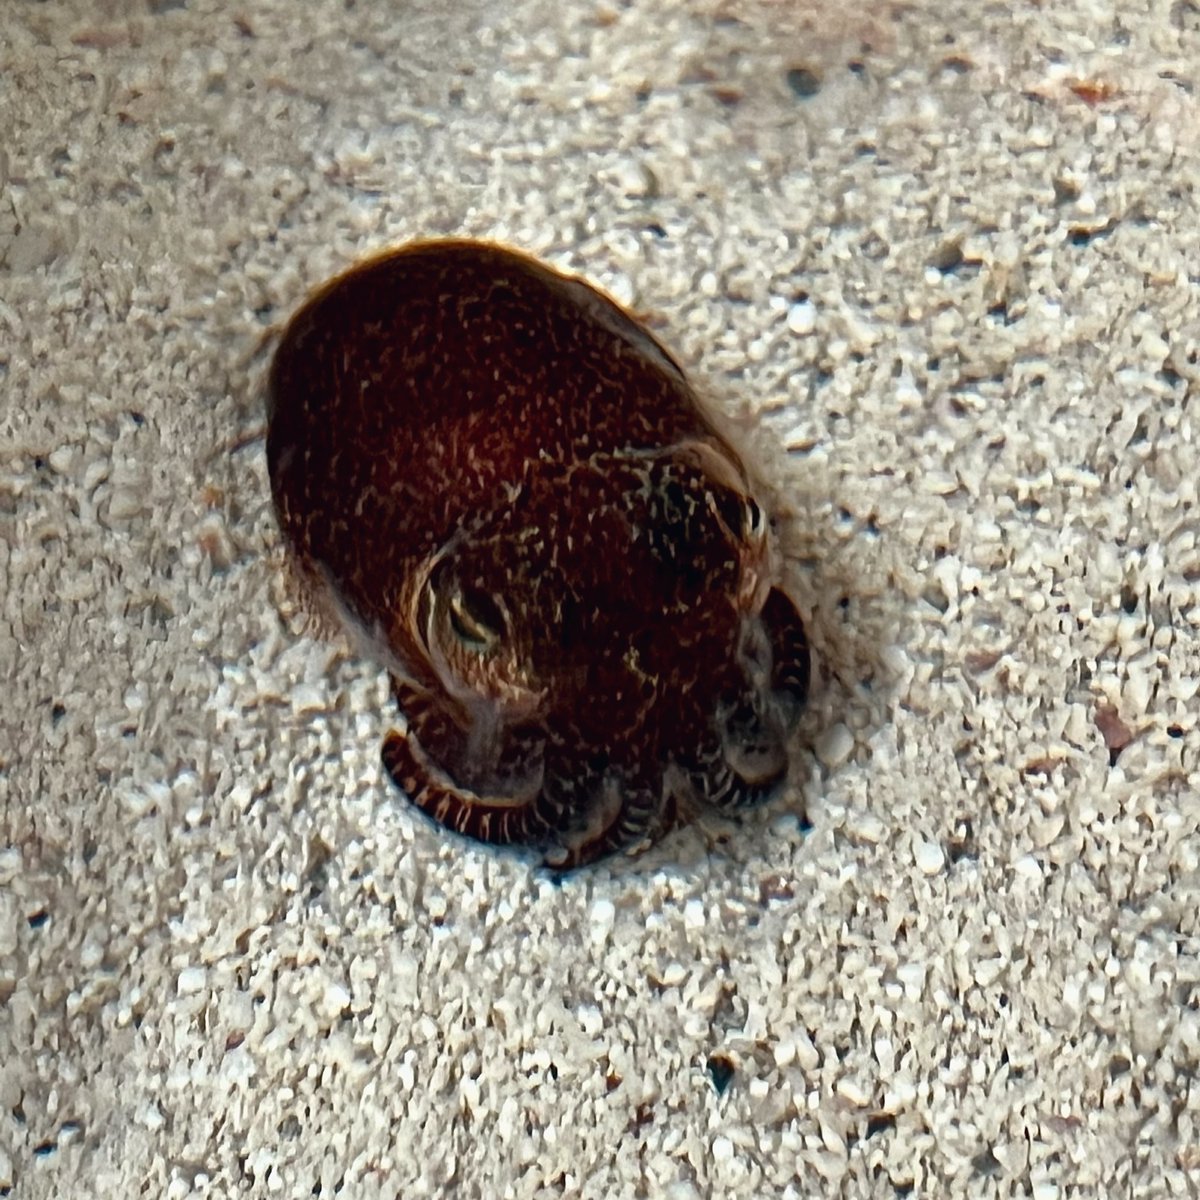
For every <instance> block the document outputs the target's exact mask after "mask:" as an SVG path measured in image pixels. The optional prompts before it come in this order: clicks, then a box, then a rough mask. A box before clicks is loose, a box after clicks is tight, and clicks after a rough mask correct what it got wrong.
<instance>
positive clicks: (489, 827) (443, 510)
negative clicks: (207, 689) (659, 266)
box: [267, 240, 809, 868]
mask: <svg viewBox="0 0 1200 1200" xmlns="http://www.w3.org/2000/svg"><path fill="white" fill-rule="evenodd" d="M267 463H268V470H269V473H270V480H271V491H272V497H273V500H274V504H275V509H276V513H277V516H278V520H279V524H280V527H281V529H282V531H283V535H284V539H285V541H286V543H287V545H288V547H289V549H290V552H291V556H292V559H293V562H294V564H295V566H296V568H297V569H298V572H299V574H300V576H301V577H302V578H303V579H304V580H305V581H306V583H307V584H308V585H310V587H311V588H312V589H313V590H314V592H315V593H316V594H317V595H319V596H320V597H322V602H323V603H324V602H328V603H329V604H330V605H331V606H333V607H334V608H336V610H337V611H338V612H340V613H342V614H344V615H345V616H346V617H347V619H348V620H349V621H350V622H351V623H352V624H353V625H354V626H356V627H357V628H358V630H359V631H360V632H362V633H364V634H365V635H366V638H367V640H368V643H369V644H370V645H371V646H372V647H373V648H374V649H375V650H376V651H377V652H378V654H379V656H380V657H381V660H382V661H383V662H384V663H385V664H386V666H387V668H388V669H389V671H390V673H391V678H392V685H393V691H394V693H395V697H396V700H397V702H398V704H399V706H400V709H401V710H402V712H403V716H404V722H403V725H404V727H403V728H401V729H397V730H395V731H393V732H392V733H390V734H389V735H388V737H387V738H386V740H385V744H384V747H383V760H384V763H385V765H386V767H387V770H388V772H389V774H390V775H391V777H392V779H393V780H394V781H395V783H396V784H397V785H398V786H399V787H400V788H401V790H402V791H404V792H405V793H406V794H407V796H408V797H409V798H410V799H411V800H412V802H413V803H414V804H416V805H417V806H419V807H420V808H421V809H422V810H423V811H424V812H426V813H427V814H429V816H431V817H432V818H433V819H434V820H435V821H437V822H438V823H440V824H441V825H443V826H445V827H446V828H448V829H451V830H455V831H457V832H458V833H461V834H465V835H466V836H468V837H471V838H475V839H477V840H479V841H482V842H490V843H494V844H511V845H520V846H530V847H534V848H536V849H537V851H538V852H539V853H540V854H541V856H542V858H543V860H544V861H545V862H546V863H547V864H548V865H551V866H554V867H556V868H569V867H575V866H579V865H581V864H584V863H589V862H593V861H595V860H597V859H600V858H603V857H605V856H606V855H609V854H612V853H614V852H616V851H619V850H622V849H633V848H635V847H640V846H644V845H645V844H647V843H648V842H650V841H652V840H653V839H655V838H656V837H658V836H660V835H661V834H662V833H664V832H666V831H667V830H669V829H671V828H673V827H674V826H676V825H678V824H681V823H682V822H684V821H685V820H686V819H687V818H688V817H689V816H691V815H693V814H694V813H695V812H696V811H698V810H699V809H701V808H703V807H704V806H706V805H707V806H713V807H717V808H721V809H736V808H740V807H744V806H746V805H750V804H755V803H757V802H759V801H761V800H763V799H765V798H766V797H767V796H769V795H770V794H771V792H772V791H773V790H774V789H775V788H776V787H777V786H778V784H779V782H780V780H782V779H783V778H784V776H785V774H786V771H787V767H788V760H789V754H790V747H791V743H792V739H791V732H792V729H793V727H794V724H795V719H796V716H797V714H798V712H799V710H800V709H801V707H802V706H803V703H804V699H805V696H806V694H807V690H808V681H809V651H808V645H807V641H806V638H805V634H804V626H803V623H802V621H801V619H800V616H799V614H798V613H797V611H796V606H795V604H794V603H793V602H792V600H791V599H790V598H789V597H788V596H787V595H786V594H785V592H784V591H783V590H782V588H781V587H780V586H779V572H778V560H777V551H776V548H775V545H774V538H773V534H772V530H771V526H770V522H769V520H768V519H767V516H766V515H765V514H764V511H763V509H762V507H761V505H760V502H759V500H758V499H757V498H756V496H755V495H754V489H753V487H752V485H751V482H750V479H749V477H748V475H747V472H746V470H745V468H744V466H743V464H742V462H741V459H740V458H739V456H738V454H737V453H736V452H735V451H734V450H733V448H732V447H731V446H730V445H729V443H728V442H727V441H726V440H725V438H723V437H722V436H721V435H720V434H719V433H718V432H717V430H716V428H715V427H714V425H713V424H712V422H710V420H709V419H708V418H707V417H706V416H705V415H704V413H703V412H702V411H701V408H700V406H699V404H698V402H697V399H696V397H695V395H694V393H693V392H692V390H691V388H690V387H689V386H688V382H687V380H686V378H685V377H684V374H683V371H682V370H681V369H680V368H679V366H678V365H677V364H676V363H675V361H674V360H673V359H672V358H671V356H670V355H669V354H668V353H667V351H666V350H664V349H663V348H662V346H661V345H660V344H659V343H658V342H657V341H656V340H655V339H654V338H653V337H652V336H651V335H650V334H649V333H648V332H647V331H646V330H645V329H644V328H643V327H642V326H641V325H639V324H638V323H637V322H636V321H635V320H634V319H633V318H632V317H630V316H629V315H628V314H627V313H625V312H624V311H623V310H622V309H621V308H619V307H618V306H617V305H616V304H614V303H613V302H612V301H611V300H610V299H608V298H607V297H606V296H604V295H602V294H601V293H600V292H598V291H596V290H595V289H593V288H592V287H590V286H589V285H588V284H586V283H584V282H582V281H581V280H578V279H575V278H571V277H568V276H565V275H562V274H560V273H558V272H557V271H554V270H552V269H551V268H549V267H546V266H544V265H542V264H541V263H539V262H537V261H535V260H534V259H532V258H529V257H527V256H525V255H523V254H520V253H517V252H515V251H513V250H510V249H507V248H505V247H502V246H498V245H491V244H486V243H481V242H473V241H464V240H449V241H432V242H419V243H414V244H411V245H407V246H403V247H401V248H399V249H397V250H394V251H391V252H388V253H385V254H382V255H380V256H378V257H375V258H371V259H368V260H366V261H364V262H362V263H361V264H359V265H357V266H355V267H353V268H352V269H351V270H349V271H348V272H346V273H345V274H343V275H341V276H339V277H337V278H335V279H334V280H332V281H331V282H330V283H328V284H326V285H325V286H324V287H322V288H321V289H319V290H318V291H317V292H316V293H315V294H314V295H313V296H312V297H311V298H310V299H309V300H308V301H307V302H306V303H305V304H304V305H303V306H302V307H301V309H300V310H299V312H298V313H297V314H296V315H295V316H294V317H293V318H292V319H291V321H290V322H289V324H288V326H287V328H286V330H285V331H284V334H283V337H282V339H281V342H280V344H279V346H278V349H277V350H276V353H275V357H274V361H273V363H272V366H271V372H270V379H269V385H268V433H267Z"/></svg>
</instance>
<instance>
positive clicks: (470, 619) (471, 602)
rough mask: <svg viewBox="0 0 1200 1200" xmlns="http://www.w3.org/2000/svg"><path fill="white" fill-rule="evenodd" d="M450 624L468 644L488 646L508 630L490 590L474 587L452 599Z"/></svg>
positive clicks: (480, 646)
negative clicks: (488, 591) (490, 594)
mask: <svg viewBox="0 0 1200 1200" xmlns="http://www.w3.org/2000/svg"><path fill="white" fill-rule="evenodd" d="M450 628H451V629H453V630H454V635H455V637H457V638H458V639H459V640H460V641H462V642H464V643H465V644H466V645H468V646H471V647H473V648H476V649H481V650H483V649H487V647H489V646H491V645H492V644H494V643H495V642H498V641H499V640H500V638H501V637H502V636H503V634H504V618H503V616H502V615H501V613H500V608H499V606H498V605H497V604H496V602H495V600H493V599H492V597H491V596H489V595H488V594H487V592H483V591H479V590H477V589H471V590H468V591H465V592H460V593H459V594H458V595H456V596H455V597H454V598H453V599H452V600H451V601H450Z"/></svg>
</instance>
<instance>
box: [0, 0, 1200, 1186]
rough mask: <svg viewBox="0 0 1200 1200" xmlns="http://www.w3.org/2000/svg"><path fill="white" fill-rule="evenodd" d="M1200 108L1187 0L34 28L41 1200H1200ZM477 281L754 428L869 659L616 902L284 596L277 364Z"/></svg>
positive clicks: (807, 585)
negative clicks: (272, 381)
mask: <svg viewBox="0 0 1200 1200" xmlns="http://www.w3.org/2000/svg"><path fill="white" fill-rule="evenodd" d="M1197 88H1200V5H1197V4H1195V3H1190V2H1188V0H1182V2H1168V0H1161V2H1160V0H1154V2H1148V0H1133V2H1131V3H1123V4H1112V3H1086V2H1082V0H1074V2H1067V3H1061V4H1049V3H1046V4H1041V3H1035V2H1033V0H1012V2H1011V3H967V2H962V3H950V2H947V3H932V2H930V3H891V2H886V0H885V2H881V3H876V4H871V5H859V4H853V3H849V4H846V3H843V4H830V3H826V2H824V0H821V2H819V3H809V4H800V3H796V2H793V0H757V2H755V0H745V2H743V3H737V2H735V0H723V2H718V0H690V2H688V3H682V2H671V0H515V2H513V3H506V4H498V3H494V2H490V0H489V2H487V3H485V2H482V0H455V2H454V3H450V2H449V0H446V2H444V3H431V2H412V3H394V4H388V3H381V2H374V3H369V2H367V0H359V2H358V3H357V4H355V3H341V2H337V3H335V2H333V0H314V2H311V3H310V2H306V3H304V4H299V3H297V2H296V0H260V2H253V3H251V2H249V0H247V2H246V3H243V4H236V3H229V4H222V3H216V2H214V0H208V2H205V0H158V2H151V3H137V2H135V0H123V2H115V0H94V2H91V3H85V2H83V0H75V2H67V0H63V2H60V3H35V2H33V0H0V131H2V132H0V184H2V194H0V679H2V680H3V684H4V693H5V694H4V696H3V699H2V700H0V1194H4V1195H10V1196H14V1197H17V1198H19V1200H35V1198H40V1197H100V1198H103V1200H108V1198H117V1197H122V1198H123V1197H132V1196H147V1197H148V1196H155V1197H157V1196H163V1197H171V1198H177V1197H180V1198H181V1197H186V1196H193V1195H194V1196H211V1197H227V1196H247V1197H249V1196H254V1197H257V1196H282V1197H289V1198H290V1197H308V1196H316V1197H333V1196H340V1197H342V1200H350V1198H358V1197H376V1196H380V1197H392V1196H403V1197H417V1196H456V1197H489V1198H491V1197H497V1198H499V1197H535V1196H536V1197H540V1196H586V1197H651V1198H658V1197H663V1198H665V1200H690V1198H692V1197H702V1196H722V1197H723V1196H754V1197H758V1196H783V1197H816V1196H838V1197H852V1198H858V1197H862V1198H867V1197H870V1198H875V1197H888V1198H890V1197H897V1198H899V1197H958V1196H963V1197H1008V1196H1013V1197H1026V1198H1031V1200H1066V1198H1067V1197H1101V1196H1113V1197H1121V1198H1127V1197H1128V1198H1131V1197H1175V1196H1178V1197H1196V1196H1200V1083H1198V1082H1197V1079H1196V1075H1197V1070H1198V1068H1200V956H1198V949H1200V918H1198V916H1197V900H1198V897H1200V799H1198V796H1197V777H1198V769H1197V762H1198V755H1200V727H1198V723H1197V697H1196V692H1197V687H1198V685H1200V603H1198V598H1197V585H1198V583H1200V545H1198V541H1197V539H1198V534H1200V514H1198V512H1197V507H1196V505H1197V445H1196V441H1197V409H1196V400H1195V398H1194V397H1193V395H1192V389H1193V388H1194V387H1197V386H1200V360H1198V356H1200V283H1198V274H1200V266H1198V264H1200V222H1198V220H1197V204H1196V185H1197V167H1196V162H1197V160H1196V150H1197V142H1198V140H1200V99H1198V98H1197ZM443 234H467V235H474V236H480V237H488V238H498V239H501V240H504V241H506V242H510V243H512V244H514V245H518V246H520V247H523V248H525V249H527V250H530V251H533V252H534V253H536V254H538V255H540V256H542V257H544V258H545V259H547V260H548V261H549V262H551V263H553V264H555V265H557V266H559V267H561V268H563V269H568V270H574V271H581V272H584V273H586V275H587V276H588V278H590V279H591V280H593V281H594V282H596V283H597V284H599V285H600V286H603V287H604V288H606V289H608V290H609V291H610V292H611V293H612V294H613V295H615V296H616V297H618V298H619V299H620V300H622V301H623V302H626V303H628V304H630V305H632V307H633V308H634V309H635V310H636V311H637V312H639V313H640V314H642V315H643V316H644V317H645V319H646V320H647V321H648V323H649V324H650V325H651V327H652V328H653V329H654V330H655V332H656V333H657V334H658V336H659V337H661V338H662V339H663V340H664V341H665V342H666V344H668V345H669V346H671V347H672V348H673V350H674V351H675V352H676V353H677V354H678V356H679V357H680V359H681V360H682V361H683V362H684V363H685V364H686V365H687V367H688V369H689V371H690V372H691V373H692V374H693V375H694V377H695V379H696V380H697V382H698V386H700V387H701V388H702V390H703V391H704V392H705V394H707V395H709V396H710V397H712V398H713V402H714V404H715V405H716V406H717V407H718V408H721V409H723V410H724V411H726V412H728V413H734V414H741V416H740V419H741V420H742V422H743V424H744V425H745V426H746V428H747V429H750V430H752V431H753V433H752V436H751V440H752V441H753V442H754V443H755V444H756V445H757V446H758V450H757V451H756V453H760V454H761V456H762V462H763V463H764V464H765V466H764V470H765V471H766V472H767V474H768V476H769V478H770V479H771V481H772V483H773V485H774V486H775V487H776V488H777V490H778V494H779V496H780V507H781V511H782V512H783V514H784V516H785V518H786V527H787V531H788V536H787V543H788V556H789V557H788V568H787V571H788V576H787V577H788V585H789V587H790V588H791V589H792V590H793V591H794V593H795V595H796V596H797V598H798V600H799V602H800V603H801V605H802V608H803V610H804V612H805V613H806V615H807V616H808V619H809V624H810V630H811V635H812V641H813V645H814V651H815V656H816V660H817V663H818V664H819V670H818V677H817V680H816V687H815V690H814V696H813V700H812V704H811V706H810V708H809V711H808V713H807V716H806V717H805V722H804V729H803V735H802V740H803V744H804V746H805V747H806V748H807V749H806V750H805V751H804V753H803V754H802V756H801V759H800V761H799V765H798V770H797V774H796V780H795V783H794V786H793V787H791V788H790V789H789V790H788V792H787V794H785V795H784V796H783V797H782V798H781V799H780V800H779V801H778V802H777V803H776V804H775V805H774V806H772V807H771V808H769V809H767V810H765V811H763V812H759V813H755V814H753V815H751V816H749V817H748V818H747V819H746V820H744V821H743V822H741V823H740V824H739V825H737V826H729V825H716V824H707V825H705V826H704V827H700V828H695V829H692V830H689V831H688V832H686V833H684V834H682V835H681V836H679V837H677V838H675V839H674V840H671V841H669V842H668V843H666V844H665V845H663V846H661V847H659V848H658V849H657V850H655V851H654V852H652V853H651V854H650V855H648V856H646V857H644V858H642V859H639V860H635V861H630V862H616V863H612V864H608V865H606V866H604V867H601V868H598V869H595V870H591V871H587V872H584V873H581V874H578V875H576V876H573V877H571V878H569V879H568V880H567V881H566V882H565V883H563V884H562V885H558V884H556V883H555V882H554V881H552V880H551V879H549V878H547V877H546V876H545V875H544V874H541V873H539V872H537V871H535V870H533V869H531V867H530V864H529V863H528V862H527V861H524V860H522V859H521V858H520V857H518V856H515V855H511V854H497V853H492V852H488V851H485V850H480V849H477V848H474V847H472V846H469V845H466V844H464V843H462V842H460V841H457V840H455V839H453V838H450V837H447V836H444V835H442V834H441V833H439V831H438V830H437V829H435V828H434V827H433V826H431V825H430V824H429V823H427V822H426V821H424V820H423V819H420V818H419V817H417V816H416V815H414V813H413V812H412V811H411V810H410V809H409V808H408V807H407V806H406V803H405V801H404V800H403V798H402V797H401V796H400V795H399V793H398V792H396V791H395V790H394V789H393V788H392V787H391V785H390V784H389V783H388V781H387V780H386V779H385V778H384V777H383V775H382V772H381V767H380V761H379V745H380V740H381V738H382V736H383V734H384V732H385V731H386V729H387V728H388V727H389V724H390V722H391V721H392V720H393V716H394V714H393V709H392V706H391V703H390V700H389V698H388V693H387V687H386V679H385V677H384V675H383V674H382V672H381V671H380V670H379V669H378V667H377V666H375V665H373V664H372V663H370V662H367V661H364V660H362V659H360V658H358V657H356V656H355V655H354V654H353V653H352V652H351V651H350V650H349V648H348V646H347V645H346V644H344V643H341V642H339V641H337V640H334V641H333V642H330V641H321V640H318V639H317V638H315V637H313V636H311V634H310V632H306V627H305V626H304V625H303V622H302V621H300V620H299V619H298V618H297V616H296V614H295V613H294V612H293V611H292V610H291V609H290V608H289V606H288V596H287V591H286V588H285V587H284V586H283V585H282V583H281V559H280V541H279V536H278V533H277V531H276V528H275V525H274V522H273V519H272V515H271V511H270V507H269V502H268V490H267V480H266V472H265V463H264V453H263V442H262V436H261V435H262V430H263V411H262V400H261V383H262V374H263V370H264V367H265V365H266V363H267V361H268V358H269V353H270V348H271V345H272V341H271V338H272V335H273V333H274V332H277V331H278V328H279V326H280V323H281V322H282V321H283V320H284V319H286V316H287V315H288V314H289V313H290V312H291V311H292V310H293V309H294V307H295V306H296V304H297V303H298V302H299V301H300V300H301V299H302V298H303V296H304V295H305V294H306V292H307V290H308V289H309V288H310V287H312V286H313V285H315V284H317V283H318V282H320V281H321V280H323V279H324V278H325V277H326V276H328V275H329V274H330V273H332V272H333V271H335V270H337V269H339V268H342V267H344V266H346V265H347V264H349V263H351V262H353V261H354V260H355V259H356V258H357V257H358V256H360V255H362V254H364V253H366V252H368V251H370V250H373V249H377V248H380V247H383V246H387V245H391V244H394V243H397V242H401V241H404V240H406V239H409V238H413V237H419V236H430V235H443ZM804 814H807V819H806V820H805V819H802V818H803V816H804ZM809 825H811V828H809V827H808V826H809ZM719 1083H720V1084H723V1085H724V1087H723V1089H722V1088H720V1087H718V1086H717V1085H718V1084H719Z"/></svg>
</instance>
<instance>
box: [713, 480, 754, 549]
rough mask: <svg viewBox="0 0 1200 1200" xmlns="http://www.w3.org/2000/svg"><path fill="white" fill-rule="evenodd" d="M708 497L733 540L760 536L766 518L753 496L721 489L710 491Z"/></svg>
mask: <svg viewBox="0 0 1200 1200" xmlns="http://www.w3.org/2000/svg"><path fill="white" fill-rule="evenodd" d="M709 497H710V502H711V504H712V506H713V508H714V509H715V510H716V512H717V515H718V516H719V517H720V518H721V522H722V524H724V526H725V528H726V529H728V530H729V532H730V533H731V534H732V535H733V536H734V537H735V538H755V537H759V536H761V534H762V532H763V530H764V529H765V528H766V524H767V518H766V514H765V513H764V512H763V510H762V509H761V508H760V507H759V504H758V501H757V500H755V499H754V497H753V496H748V495H745V494H744V493H742V492H734V491H728V490H726V489H724V488H722V489H720V490H716V489H714V490H713V491H711V492H710V493H709Z"/></svg>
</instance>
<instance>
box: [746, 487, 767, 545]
mask: <svg viewBox="0 0 1200 1200" xmlns="http://www.w3.org/2000/svg"><path fill="white" fill-rule="evenodd" d="M766 528H767V514H766V513H764V512H763V510H762V507H761V506H760V505H759V503H758V501H757V500H755V499H754V497H753V496H747V497H746V532H747V533H748V534H749V535H750V536H751V537H758V536H760V535H761V534H762V533H763V532H764V531H765V530H766Z"/></svg>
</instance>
